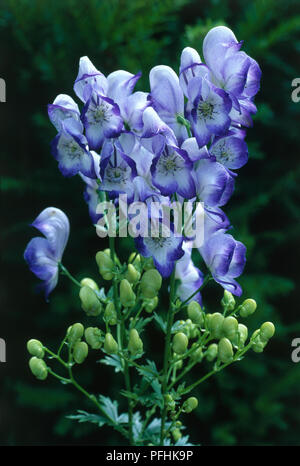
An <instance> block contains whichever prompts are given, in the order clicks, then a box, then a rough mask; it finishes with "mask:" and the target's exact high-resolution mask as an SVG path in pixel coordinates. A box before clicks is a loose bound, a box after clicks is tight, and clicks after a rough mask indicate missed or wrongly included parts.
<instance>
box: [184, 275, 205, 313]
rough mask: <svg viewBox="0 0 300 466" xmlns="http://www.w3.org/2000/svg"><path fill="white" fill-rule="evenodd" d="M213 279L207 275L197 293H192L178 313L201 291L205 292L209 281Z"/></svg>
mask: <svg viewBox="0 0 300 466" xmlns="http://www.w3.org/2000/svg"><path fill="white" fill-rule="evenodd" d="M211 278H212V277H211V275H210V274H207V275H206V277H205V278H204V280H203V283H202V285H201V286H200V287H199V288H198V289H197V290H196V291H194V293H192V294H191V296H189V297H188V298H187V299H186V300H185V301H183V303H181V304H180V306H179V308H178V309H177V311H179V310H180V309H182V308H183V307H184V306H185V305H186V304H187V303H188V302H189V301H190V299H192V298H193V297H194V296H195V295H196V294H197V293H199V291H201V290H203V288H204V287H205V286H206V285H207V283H208V282H209V280H211Z"/></svg>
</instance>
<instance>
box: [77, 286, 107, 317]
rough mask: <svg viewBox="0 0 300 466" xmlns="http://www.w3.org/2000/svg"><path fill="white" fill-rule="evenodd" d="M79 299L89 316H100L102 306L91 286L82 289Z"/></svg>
mask: <svg viewBox="0 0 300 466" xmlns="http://www.w3.org/2000/svg"><path fill="white" fill-rule="evenodd" d="M79 297H80V300H81V307H82V309H83V310H84V311H85V312H86V314H87V315H88V316H98V315H99V314H100V313H101V311H102V304H101V302H100V301H99V299H98V297H97V295H96V293H95V291H94V290H92V288H90V287H89V286H83V287H81V288H80V291H79Z"/></svg>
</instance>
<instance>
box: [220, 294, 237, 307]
mask: <svg viewBox="0 0 300 466" xmlns="http://www.w3.org/2000/svg"><path fill="white" fill-rule="evenodd" d="M221 304H222V306H223V308H224V309H226V310H227V311H233V309H234V307H235V299H234V297H233V296H232V294H231V293H230V291H227V290H224V296H223V299H222V301H221Z"/></svg>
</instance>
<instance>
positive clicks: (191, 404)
mask: <svg viewBox="0 0 300 466" xmlns="http://www.w3.org/2000/svg"><path fill="white" fill-rule="evenodd" d="M197 406H198V400H197V398H195V397H194V396H191V397H190V398H188V399H187V400H186V401H185V402H184V404H183V407H184V411H185V412H186V413H191V412H192V411H194V409H196V408H197Z"/></svg>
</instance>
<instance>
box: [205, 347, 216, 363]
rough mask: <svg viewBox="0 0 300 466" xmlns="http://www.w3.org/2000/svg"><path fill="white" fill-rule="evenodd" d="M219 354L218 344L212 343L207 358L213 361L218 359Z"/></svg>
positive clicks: (207, 351)
mask: <svg viewBox="0 0 300 466" xmlns="http://www.w3.org/2000/svg"><path fill="white" fill-rule="evenodd" d="M217 355H218V345H217V344H216V343H212V344H211V345H209V347H208V348H207V350H206V359H207V360H208V361H209V362H211V361H213V360H214V359H216V357H217Z"/></svg>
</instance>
